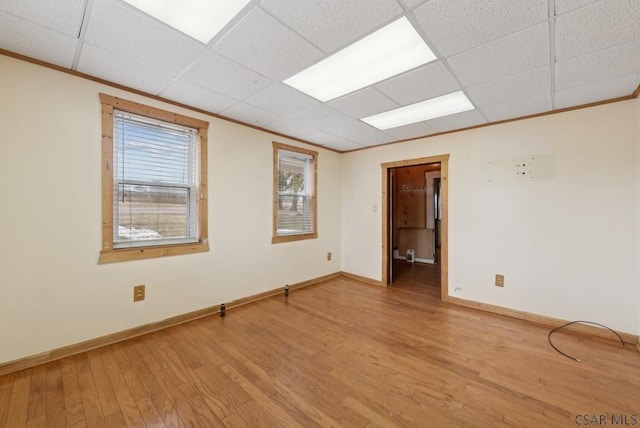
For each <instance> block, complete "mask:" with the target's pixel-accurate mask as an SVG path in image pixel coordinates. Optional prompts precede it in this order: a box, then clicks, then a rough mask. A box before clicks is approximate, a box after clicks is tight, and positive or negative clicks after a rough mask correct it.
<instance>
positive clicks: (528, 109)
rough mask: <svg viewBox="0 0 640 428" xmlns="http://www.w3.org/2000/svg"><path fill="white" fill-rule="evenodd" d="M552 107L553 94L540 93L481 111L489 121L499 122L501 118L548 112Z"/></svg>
mask: <svg viewBox="0 0 640 428" xmlns="http://www.w3.org/2000/svg"><path fill="white" fill-rule="evenodd" d="M551 108H552V107H551V95H540V96H537V97H533V98H529V99H526V100H519V101H514V102H512V103H506V104H500V105H497V106H490V107H486V108H484V109H482V110H481V111H482V113H483V114H484V116H485V117H486V118H487V119H488V120H489V122H498V121H500V120H506V119H514V118H517V117H523V116H528V115H531V114H536V113H542V112H547V111H550V110H551Z"/></svg>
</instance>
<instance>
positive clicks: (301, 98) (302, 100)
mask: <svg viewBox="0 0 640 428" xmlns="http://www.w3.org/2000/svg"><path fill="white" fill-rule="evenodd" d="M246 102H247V103H249V104H252V105H254V106H256V107H260V108H261V109H263V110H267V111H270V112H273V113H276V114H279V115H281V116H289V115H292V114H295V113H298V112H301V111H304V110H309V109H312V108H315V107H319V106H320V105H321V103H320V102H319V101H318V100H316V99H315V98H311V97H310V96H308V95H305V94H303V93H302V92H300V91H297V90H295V89H293V88H292V87H291V86H288V85H285V84H283V83H276V84H275V85H273V86H269V87H268V88H267V89H265V90H264V91H262V92H259V93H257V94H255V95H253V96H251V97H249V98H247V100H246Z"/></svg>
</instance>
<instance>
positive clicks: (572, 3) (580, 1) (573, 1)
mask: <svg viewBox="0 0 640 428" xmlns="http://www.w3.org/2000/svg"><path fill="white" fill-rule="evenodd" d="M597 1H600V0H555V2H556V16H557V15H562V14H563V13H567V12H571V11H572V10H575V9H580V8H581V7H584V6H586V5H588V4H591V3H594V2H597Z"/></svg>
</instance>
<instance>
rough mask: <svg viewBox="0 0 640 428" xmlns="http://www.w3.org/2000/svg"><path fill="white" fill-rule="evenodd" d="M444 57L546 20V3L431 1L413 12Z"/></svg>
mask: <svg viewBox="0 0 640 428" xmlns="http://www.w3.org/2000/svg"><path fill="white" fill-rule="evenodd" d="M413 13H414V15H415V16H416V18H417V19H418V22H419V24H420V26H421V27H422V29H423V31H424V32H425V34H426V35H427V36H428V37H429V39H430V40H431V43H432V44H433V46H431V47H432V48H434V49H436V50H437V51H438V52H439V53H440V54H442V55H444V56H445V57H448V56H451V55H454V54H456V53H459V52H463V51H466V50H468V49H471V48H473V47H476V46H479V45H482V44H484V43H488V42H491V41H493V40H497V39H499V38H501V37H505V36H507V35H509V34H511V33H514V32H516V31H519V30H522V29H524V28H527V27H530V26H532V25H534V24H536V23H538V22H543V21H546V20H547V19H548V0H527V1H513V0H482V1H469V0H431V1H429V2H427V3H426V4H425V5H423V6H420V7H419V8H417V9H415V10H414V11H413Z"/></svg>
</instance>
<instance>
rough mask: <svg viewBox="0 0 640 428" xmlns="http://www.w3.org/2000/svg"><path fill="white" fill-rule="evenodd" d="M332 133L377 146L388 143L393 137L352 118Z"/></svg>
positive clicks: (365, 144) (366, 144)
mask: <svg viewBox="0 0 640 428" xmlns="http://www.w3.org/2000/svg"><path fill="white" fill-rule="evenodd" d="M331 133H333V134H335V135H338V136H340V137H343V138H346V139H348V140H349V141H353V142H354V143H358V144H361V145H363V146H375V145H378V144H383V143H388V142H389V141H392V140H393V138H391V137H389V135H387V134H385V133H384V132H382V131H380V130H378V129H375V128H374V127H372V126H370V125H367V124H366V123H364V122H361V121H359V120H352V121H351V122H349V123H345V124H342V125H340V126H337V127H335V128H334V129H332V130H331Z"/></svg>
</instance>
